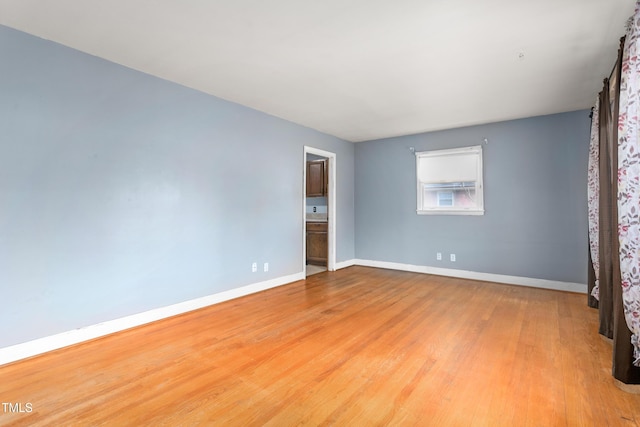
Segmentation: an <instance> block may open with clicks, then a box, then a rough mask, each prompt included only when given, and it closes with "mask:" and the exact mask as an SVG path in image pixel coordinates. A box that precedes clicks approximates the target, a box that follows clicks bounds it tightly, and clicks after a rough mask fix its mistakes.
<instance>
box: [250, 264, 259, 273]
mask: <svg viewBox="0 0 640 427" xmlns="http://www.w3.org/2000/svg"><path fill="white" fill-rule="evenodd" d="M256 271H258V263H257V262H254V263H253V264H251V272H252V273H255V272H256Z"/></svg>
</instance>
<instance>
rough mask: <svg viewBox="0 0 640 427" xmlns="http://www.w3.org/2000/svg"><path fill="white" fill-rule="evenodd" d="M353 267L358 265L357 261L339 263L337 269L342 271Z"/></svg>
mask: <svg viewBox="0 0 640 427" xmlns="http://www.w3.org/2000/svg"><path fill="white" fill-rule="evenodd" d="M352 265H356V260H355V259H350V260H347V261H340V262H337V263H336V265H335V267H336V270H340V269H341V268H347V267H351V266H352Z"/></svg>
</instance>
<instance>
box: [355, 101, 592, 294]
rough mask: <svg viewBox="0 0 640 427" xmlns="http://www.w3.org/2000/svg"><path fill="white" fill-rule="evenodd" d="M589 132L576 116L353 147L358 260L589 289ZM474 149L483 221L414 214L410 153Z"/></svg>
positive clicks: (582, 114) (583, 114)
mask: <svg viewBox="0 0 640 427" xmlns="http://www.w3.org/2000/svg"><path fill="white" fill-rule="evenodd" d="M589 126H590V119H589V115H588V111H576V112H571V113H564V114H556V115H549V116H542V117H534V118H528V119H523V120H513V121H508V122H502V123H493V124H488V125H482V126H473V127H466V128H460V129H454V130H447V131H440V132H431V133H425V134H419V135H412V136H405V137H398V138H390V139H385V140H378V141H369V142H365V143H358V144H357V145H356V160H355V161H356V164H355V171H356V221H355V224H356V257H357V258H359V259H365V260H375V261H388V262H398V263H406V264H414V265H422V266H432V267H441V268H452V269H459V270H469V271H476V272H484V273H494V274H505V275H513V276H523V277H531V278H539V279H548V280H558V281H565V282H576V283H586V280H587V278H586V274H587V208H586V204H587V202H586V198H587V196H586V177H587V158H588V149H589V147H588V145H589ZM484 138H487V139H488V141H489V143H488V144H486V145H485V144H484V143H483V139H484ZM481 144H482V145H483V158H484V187H485V191H484V197H485V199H484V205H485V215H483V216H434V215H417V214H416V178H415V156H414V155H413V154H412V153H411V152H410V151H409V147H415V150H416V151H427V150H435V149H443V148H453V147H465V146H472V145H481ZM436 252H442V253H443V260H442V261H436ZM450 253H455V254H456V257H457V261H456V262H451V261H449V254H450Z"/></svg>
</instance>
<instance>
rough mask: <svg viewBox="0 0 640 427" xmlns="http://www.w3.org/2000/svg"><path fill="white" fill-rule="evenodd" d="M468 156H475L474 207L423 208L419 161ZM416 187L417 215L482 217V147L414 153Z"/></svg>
mask: <svg viewBox="0 0 640 427" xmlns="http://www.w3.org/2000/svg"><path fill="white" fill-rule="evenodd" d="M462 154H464V155H469V154H475V155H476V156H475V157H476V161H477V165H476V179H475V183H476V187H475V193H476V206H475V207H464V206H455V203H454V206H443V207H437V206H434V207H429V208H425V207H424V200H423V198H424V188H423V184H426V183H425V182H421V181H420V175H419V173H418V171H419V170H420V160H421V159H425V158H429V159H432V158H434V157H451V156H457V155H462ZM415 155H416V186H417V210H416V212H417V213H418V215H484V194H483V193H484V185H483V182H482V175H483V173H482V163H483V161H482V146H481V145H475V146H473V147H463V148H453V149H447V150H433V151H420V152H416V153H415Z"/></svg>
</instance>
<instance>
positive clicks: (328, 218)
mask: <svg viewBox="0 0 640 427" xmlns="http://www.w3.org/2000/svg"><path fill="white" fill-rule="evenodd" d="M307 162H312V163H314V164H313V165H312V168H313V169H312V171H311V173H312V179H314V180H315V179H316V178H317V175H316V171H318V170H321V168H318V167H317V166H318V165H316V164H315V163H321V162H326V189H325V193H324V194H315V192H316V191H317V190H315V189H314V190H312V191H313V192H314V194H307V192H308V185H307V184H308V182H307V180H308V178H309V177H308V174H309V171H308V165H307ZM303 167H304V169H303V170H304V173H303V176H304V182H303V186H302V188H303V198H302V215H303V224H304V226H303V233H302V242H303V243H302V271H303V272H304V275H305V277H307V276H308V275H310V274H313V273H315V272H318V271H319V270H320V271H322V270H323V269H324V268H326V270H328V271H335V264H336V154H335V153H332V152H329V151H325V150H320V149H317V148H313V147H307V146H305V147H304V158H303ZM311 196H313V197H311ZM323 230H326V264H325V266H326V267H324V268H322V267H323V266H322V264H324V263H323V262H322V259H319V258H317V257H318V254H317V253H314V254H313V255H312V258H311V259H312V261H311V264H307V261H308V259H307V255H308V251H307V249H308V247H307V243H308V242H310V244H311V245H313V248H311V247H309V249H312V250H313V251H314V252H317V250H318V249H317V248H318V246H317V245H316V242H317V240H316V239H318V237H319V236H322V233H324V231H323ZM308 233H310V234H308ZM308 239H311V240H308ZM322 252H323V251H322ZM318 260H320V261H321V262H318ZM314 264H316V265H314ZM317 264H320V265H319V266H318V265H317ZM308 266H310V267H309V268H307V267H308Z"/></svg>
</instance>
